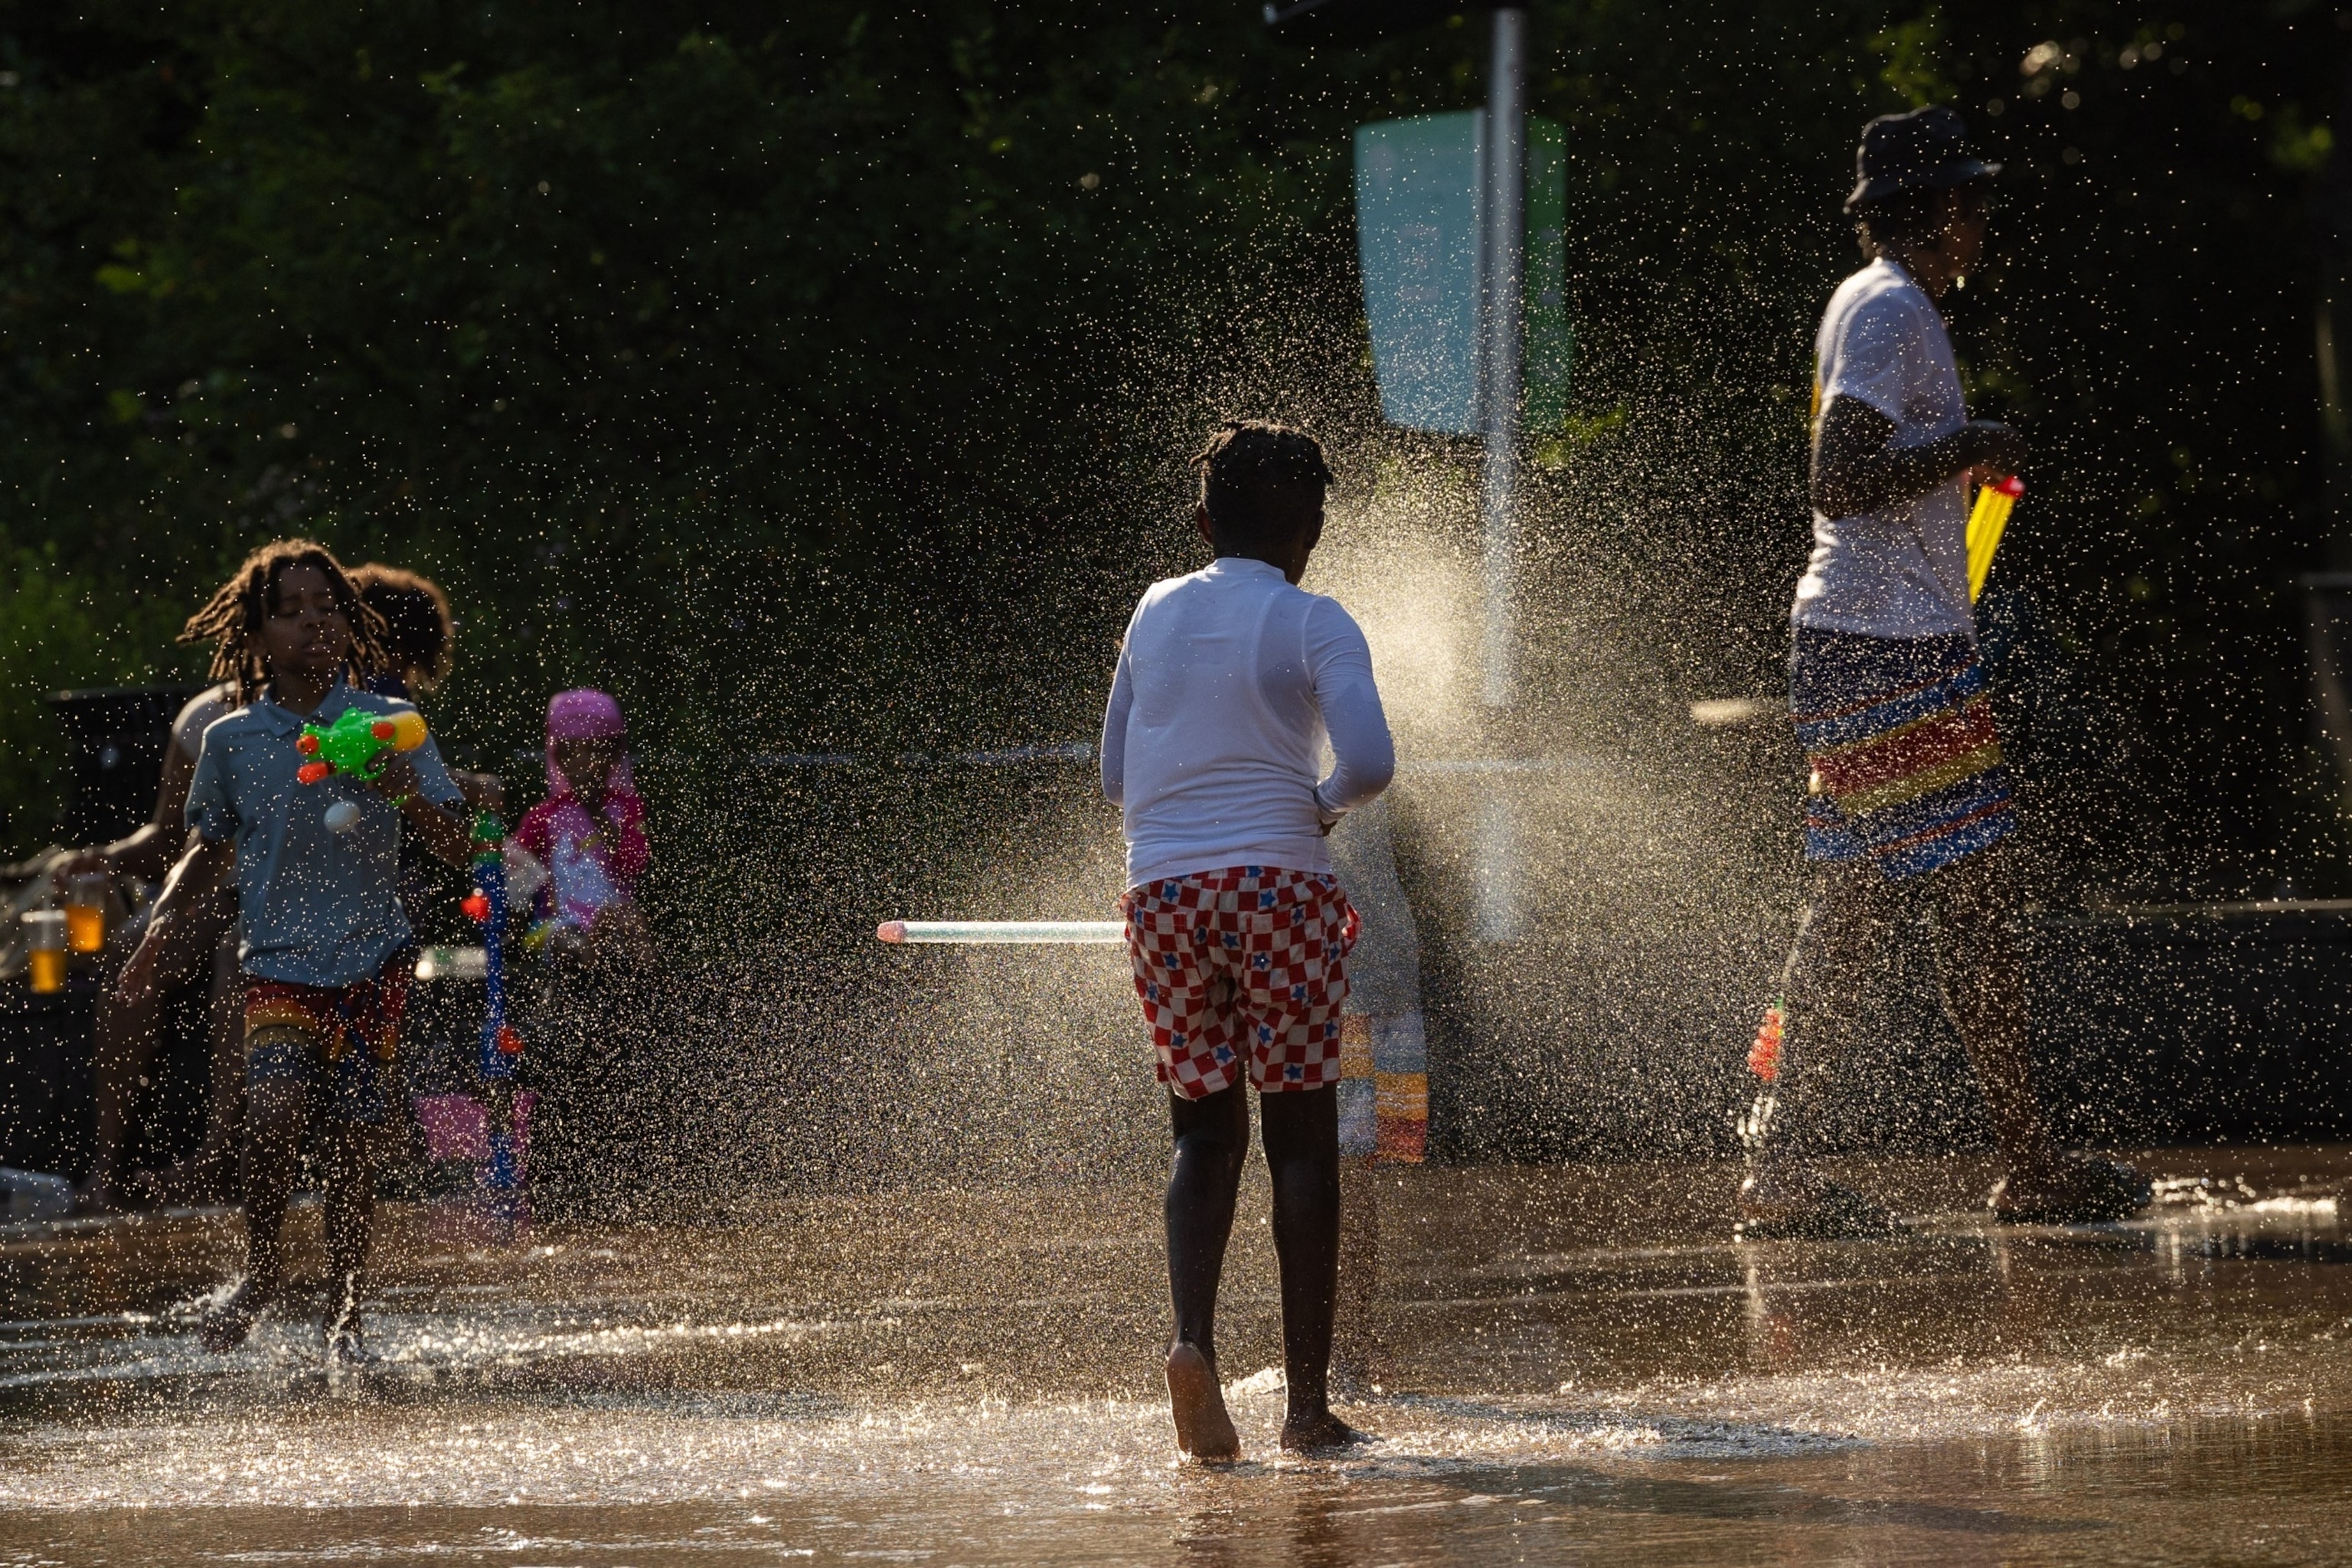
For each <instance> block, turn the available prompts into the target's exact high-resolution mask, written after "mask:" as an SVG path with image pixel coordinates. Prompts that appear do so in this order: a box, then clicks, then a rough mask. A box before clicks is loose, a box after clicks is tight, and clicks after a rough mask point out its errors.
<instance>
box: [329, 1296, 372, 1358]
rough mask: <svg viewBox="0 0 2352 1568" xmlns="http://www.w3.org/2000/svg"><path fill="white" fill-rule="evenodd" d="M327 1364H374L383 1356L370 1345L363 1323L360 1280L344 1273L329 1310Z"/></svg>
mask: <svg viewBox="0 0 2352 1568" xmlns="http://www.w3.org/2000/svg"><path fill="white" fill-rule="evenodd" d="M326 1342H327V1364H328V1365H329V1366H338V1367H363V1366H374V1365H376V1364H377V1363H379V1362H380V1361H381V1360H382V1358H381V1357H379V1356H378V1355H377V1354H376V1353H375V1352H373V1351H371V1350H369V1349H368V1348H367V1340H366V1336H365V1334H364V1332H363V1331H362V1328H361V1324H360V1282H359V1279H358V1277H357V1276H355V1275H348V1274H347V1275H345V1276H344V1277H343V1280H342V1284H341V1288H340V1289H337V1290H336V1292H335V1294H334V1297H333V1305H332V1307H331V1309H330V1310H329V1311H328V1313H327V1328H326Z"/></svg>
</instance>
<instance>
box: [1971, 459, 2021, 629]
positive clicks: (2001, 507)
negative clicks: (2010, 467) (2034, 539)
mask: <svg viewBox="0 0 2352 1568" xmlns="http://www.w3.org/2000/svg"><path fill="white" fill-rule="evenodd" d="M2024 493H2025V481H2024V480H2023V479H2019V478H2018V477H2017V476H2016V475H2015V474H2011V475H2010V476H2009V478H2007V479H2000V480H1996V481H1995V482H1993V483H1992V484H1989V485H1982V486H1979V488H1978V489H1977V504H1976V505H1975V506H1974V507H1973V508H1971V509H1970V510H1969V604H1971V605H1973V604H1975V603H1976V602H1977V599H1978V597H1979V595H1982V594H1983V593H1984V585H1985V574H1987V573H1989V572H1990V571H1991V570H1992V552H1994V551H1996V550H1999V549H2000V531H2001V530H2002V529H2004V528H2007V527H2008V526H2009V513H2010V509H2011V508H2012V507H2014V506H2016V505H2017V498H2018V497H2020V496H2021V495H2023V494H2024Z"/></svg>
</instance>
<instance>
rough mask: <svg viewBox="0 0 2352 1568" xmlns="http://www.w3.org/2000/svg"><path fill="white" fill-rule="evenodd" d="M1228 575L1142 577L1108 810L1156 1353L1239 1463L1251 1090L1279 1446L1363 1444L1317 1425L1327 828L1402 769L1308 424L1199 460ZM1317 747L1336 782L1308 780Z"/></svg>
mask: <svg viewBox="0 0 2352 1568" xmlns="http://www.w3.org/2000/svg"><path fill="white" fill-rule="evenodd" d="M1199 463H1200V467H1201V470H1202V483H1201V503H1200V506H1199V508H1198V510H1196V511H1195V513H1194V517H1193V521H1194V525H1195V526H1196V527H1197V529H1198V530H1199V531H1200V533H1201V536H1202V539H1203V540H1205V541H1206V542H1208V544H1209V546H1210V548H1211V549H1213V551H1214V552H1216V559H1215V560H1213V561H1212V562H1211V563H1209V564H1208V566H1207V567H1205V568H1203V569H1202V570H1201V571H1198V572H1194V573H1192V574H1189V575H1187V576H1182V577H1171V578H1169V579H1167V580H1166V581H1165V582H1160V583H1154V584H1152V585H1151V586H1150V588H1149V589H1147V590H1145V592H1144V595H1143V599H1142V602H1141V603H1140V604H1139V605H1136V607H1135V615H1134V616H1133V618H1132V619H1130V620H1129V622H1128V627H1127V637H1126V639H1125V640H1124V641H1123V642H1122V643H1121V644H1120V646H1119V654H1118V671H1117V673H1116V675H1115V676H1114V677H1113V679H1112V682H1111V694H1110V705H1109V709H1108V711H1107V712H1106V713H1105V714H1104V716H1103V735H1102V785H1103V794H1104V795H1105V796H1107V797H1108V799H1110V800H1111V801H1113V802H1115V803H1117V804H1118V805H1119V807H1120V816H1121V827H1122V830H1123V831H1124V833H1125V835H1126V838H1127V882H1128V891H1127V895H1126V897H1125V898H1124V899H1122V900H1120V904H1121V907H1122V909H1123V910H1125V912H1126V915H1127V942H1128V951H1129V956H1130V957H1131V958H1132V959H1133V961H1134V966H1135V989H1136V994H1137V995H1138V996H1139V998H1141V1000H1142V1003H1143V1012H1144V1017H1145V1019H1146V1021H1147V1022H1148V1023H1149V1024H1150V1027H1151V1037H1152V1045H1153V1047H1154V1050H1155V1054H1156V1055H1157V1057H1158V1059H1159V1073H1160V1082H1161V1083H1163V1084H1165V1085H1166V1086H1167V1088H1168V1095H1169V1116H1170V1121H1171V1127H1172V1131H1173V1132H1174V1135H1175V1143H1176V1156H1175V1163H1174V1169H1173V1170H1172V1171H1171V1173H1170V1175H1169V1179H1168V1201H1167V1223H1168V1282H1169V1289H1170V1294H1171V1297H1172V1298H1173V1304H1174V1307H1175V1315H1176V1333H1175V1342H1174V1343H1172V1344H1171V1346H1170V1347H1169V1351H1168V1360H1167V1377H1168V1394H1169V1404H1170V1406H1171V1414H1172V1415H1174V1417H1175V1425H1176V1442H1177V1447H1179V1448H1180V1449H1181V1450H1182V1451H1183V1452H1185V1453H1187V1454H1191V1455H1192V1456H1193V1457H1195V1458H1203V1459H1222V1458H1234V1457H1235V1456H1237V1455H1238V1454H1239V1453H1240V1451H1241V1440H1240V1437H1239V1436H1238V1435H1237V1434H1236V1433H1235V1432H1234V1424H1233V1421H1232V1419H1231V1417H1230V1416H1228V1415H1227V1414H1226V1412H1225V1405H1224V1396H1223V1392H1222V1390H1221V1387H1220V1384H1219V1382H1218V1376H1217V1352H1216V1339H1215V1322H1216V1310H1217V1281H1218V1278H1219V1275H1220V1273H1221V1271H1222V1270H1223V1267H1224V1255H1225V1242H1226V1239H1227V1237H1229V1236H1230V1234H1231V1233H1232V1230H1233V1224H1234V1199H1235V1197H1236V1194H1237V1193H1238V1191H1239V1187H1240V1183H1241V1173H1242V1163H1243V1161H1244V1158H1245V1157H1246V1156H1247V1155H1248V1153H1249V1124H1250V1112H1249V1097H1248V1096H1249V1089H1251V1088H1255V1089H1257V1091H1258V1117H1259V1121H1260V1124H1261V1127H1262V1130H1263V1134H1264V1138H1265V1163H1266V1169H1267V1173H1268V1174H1269V1175H1270V1176H1271V1178H1272V1181H1273V1185H1274V1244H1275V1251H1276V1255H1277V1257H1278V1258H1280V1260H1281V1272H1282V1352H1283V1368H1284V1372H1285V1373H1286V1396H1287V1400H1288V1406H1289V1408H1288V1412H1287V1414H1286V1416H1285V1418H1284V1421H1283V1426H1282V1437H1281V1442H1282V1446H1283V1447H1285V1448H1289V1449H1294V1450H1316V1449H1326V1448H1334V1447H1344V1446H1346V1445H1349V1444H1351V1443H1354V1442H1357V1441H1359V1440H1360V1439H1361V1437H1362V1436H1363V1434H1361V1433H1360V1432H1357V1431H1355V1430H1354V1429H1353V1428H1351V1427H1349V1426H1348V1425H1347V1424H1346V1423H1344V1422H1342V1421H1341V1420H1340V1419H1339V1417H1338V1416H1337V1415H1333V1414H1332V1412H1331V1407H1330V1404H1329V1401H1328V1376H1329V1372H1330V1361H1331V1329H1332V1318H1333V1313H1334V1310H1335V1307H1336V1296H1337V1290H1338V1274H1339V1113H1338V1108H1337V1101H1338V1099H1339V1095H1338V1091H1337V1089H1336V1086H1337V1084H1338V1083H1339V1078H1340V1022H1339V1010H1340V1005H1341V1004H1342V1003H1343V1002H1345V1001H1346V1000H1347V996H1348V973H1347V967H1346V960H1347V954H1348V950H1349V947H1350V946H1351V945H1352V944H1353V942H1354V941H1355V935H1356V924H1357V922H1356V916H1355V911H1354V910H1352V909H1350V908H1349V904H1348V900H1347V897H1346V895H1345V894H1343V893H1342V892H1341V891H1340V889H1339V882H1338V880H1337V879H1335V877H1334V876H1333V874H1332V868H1331V857H1330V852H1329V848H1328V845H1327V844H1326V843H1325V837H1326V836H1327V835H1328V834H1329V832H1330V831H1331V828H1332V826H1333V825H1334V824H1336V823H1338V822H1339V820H1340V819H1341V818H1342V817H1343V816H1346V814H1347V813H1349V812H1350V811H1352V810H1354V809H1355V808H1357V807H1358V806H1360V805H1365V804H1367V803H1368V802H1370V800H1372V799H1373V798H1374V797H1375V796H1377V795H1379V794H1380V793H1381V790H1383V789H1385V788H1387V787H1388V784H1389V780H1390V778H1391V775H1392V774H1393V773H1395V771H1396V751H1395V747H1394V746H1393V744H1392V743H1391V741H1390V739H1389V727H1388V720H1387V717H1386V716H1385V715H1384V714H1383V713H1382V712H1381V694H1380V689H1379V688H1378V687H1377V686H1375V685H1374V684H1373V681H1372V655H1371V650H1370V647H1367V646H1366V644H1365V642H1364V634H1363V633H1362V631H1361V630H1360V629H1359V628H1358V627H1357V626H1356V623H1355V620H1354V618H1353V617H1351V616H1349V614H1348V612H1347V611H1346V610H1344V609H1342V608H1340V607H1339V602H1338V601H1337V600H1334V599H1327V598H1324V597H1322V596H1321V595H1316V594H1309V593H1306V592H1304V591H1303V590H1301V589H1300V588H1299V587H1298V580H1299V578H1300V577H1301V576H1303V575H1304V574H1306V571H1307V557H1308V555H1309V554H1311V553H1312V552H1313V551H1314V549H1315V546H1316V543H1317V542H1318V540H1320V539H1321V537H1322V533H1323V492H1324V489H1325V487H1326V486H1327V485H1328V484H1329V482H1330V479H1331V474H1330V470H1329V469H1328V468H1326V467H1325V466H1324V462H1323V451H1322V448H1321V447H1318V445H1316V443H1315V441H1314V439H1313V438H1312V437H1308V436H1307V435H1305V434H1303V433H1302V432H1299V431H1297V430H1291V429H1286V428H1285V427H1284V426H1279V425H1265V424H1256V423H1235V424H1232V425H1228V426H1225V427H1224V428H1223V429H1222V430H1220V431H1218V432H1217V434H1216V435H1215V436H1214V437H1212V438H1211V440H1210V442H1209V445H1208V448H1207V449H1206V450H1205V451H1203V452H1202V454H1201V457H1200V458H1199ZM1327 740H1328V743H1329V745H1330V749H1331V755H1332V759H1333V762H1332V767H1331V771H1330V772H1329V773H1328V774H1327V773H1323V772H1322V769H1321V767H1320V765H1319V764H1320V763H1321V760H1322V752H1323V748H1324V745H1325V743H1326V742H1327Z"/></svg>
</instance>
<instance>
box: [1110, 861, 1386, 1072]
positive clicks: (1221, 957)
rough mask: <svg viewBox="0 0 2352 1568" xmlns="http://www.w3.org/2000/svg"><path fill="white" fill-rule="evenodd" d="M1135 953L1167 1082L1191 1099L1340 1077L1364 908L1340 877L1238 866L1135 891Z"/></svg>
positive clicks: (1131, 898) (1139, 986) (1128, 904)
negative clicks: (1241, 1087)
mask: <svg viewBox="0 0 2352 1568" xmlns="http://www.w3.org/2000/svg"><path fill="white" fill-rule="evenodd" d="M1119 907H1120V908H1121V909H1123V910H1126V911H1127V951H1128V953H1129V956H1130V957H1131V958H1132V959H1133V960H1134V961H1135V994H1137V995H1139V996H1140V997H1142V998H1143V1016H1144V1018H1145V1019H1146V1020H1147V1021H1148V1022H1149V1023H1150V1025H1151V1046H1152V1049H1153V1050H1154V1051H1155V1052H1156V1053H1158V1055H1159V1058H1160V1082H1162V1083H1164V1084H1166V1085H1167V1086H1168V1088H1169V1089H1170V1090H1171V1092H1173V1093H1175V1094H1177V1095H1180V1096H1181V1097H1182V1098H1184V1099H1186V1100H1198V1099H1200V1098H1201V1097H1202V1095H1206V1094H1214V1093H1216V1092H1217V1091H1218V1090H1220V1089H1224V1088H1226V1087H1228V1086H1229V1085H1231V1084H1232V1083H1233V1082H1234V1079H1235V1077H1236V1076H1237V1075H1238V1074H1239V1072H1240V1070H1241V1069H1240V1057H1241V1053H1242V1052H1243V1050H1244V1049H1246V1050H1247V1051H1248V1053H1249V1064H1250V1081H1251V1082H1252V1083H1254V1084H1255V1085H1256V1086H1257V1089H1258V1092H1259V1093H1261V1094H1272V1093H1275V1092H1276V1090H1280V1089H1319V1088H1321V1087H1322V1086H1323V1085H1325V1084H1327V1083H1337V1082H1339V1004H1340V1003H1341V1002H1342V1001H1344V1000H1346V998H1347V995H1348V968H1347V956H1348V950H1349V948H1350V947H1352V946H1354V945H1355V942H1356V911H1355V910H1352V909H1350V908H1349V907H1348V900H1347V896H1346V895H1345V894H1343V893H1341V892H1340V891H1339V882H1338V881H1337V880H1335V879H1332V878H1331V877H1329V876H1311V875H1309V874H1308V873H1307V872H1304V871H1286V870H1283V869H1281V868H1279V867H1275V866H1231V867H1227V868H1225V869H1224V870H1222V871H1200V872H1195V873H1194V874H1193V875H1192V876H1189V877H1163V878H1160V879H1158V880H1156V881H1151V882H1146V883H1144V884H1143V885H1142V886H1141V887H1139V888H1130V889H1128V892H1127V896H1126V897H1125V898H1123V899H1121V900H1119Z"/></svg>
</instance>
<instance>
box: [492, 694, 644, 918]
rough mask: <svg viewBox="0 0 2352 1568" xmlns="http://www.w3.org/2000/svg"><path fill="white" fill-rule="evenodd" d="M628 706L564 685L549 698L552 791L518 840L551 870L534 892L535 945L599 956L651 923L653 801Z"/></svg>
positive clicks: (535, 809) (527, 818) (549, 784)
mask: <svg viewBox="0 0 2352 1568" xmlns="http://www.w3.org/2000/svg"><path fill="white" fill-rule="evenodd" d="M627 741H628V725H627V723H626V721H624V720H623V718H622V717H621V705H620V704H619V703H618V702H616V701H614V700H613V699H612V698H611V697H610V696H608V695H606V694H605V693H604V692H602V691H595V690H589V689H582V690H576V691H559V692H557V693H556V694H555V695H554V697H552V698H551V699H550V700H549V701H548V704H547V787H548V797H547V799H545V800H543V801H541V803H540V804H539V805H535V806H533V807H531V808H530V811H529V812H527V813H526V814H524V816H523V819H522V823H521V826H519V827H517V828H516V829H515V835H514V841H515V843H516V844H517V845H519V846H520V847H521V848H523V849H524V850H526V851H527V852H528V853H529V854H530V856H531V858H533V859H535V860H537V861H538V862H539V863H540V865H541V866H542V867H544V868H546V870H547V882H546V885H545V886H544V887H542V888H541V889H539V890H538V892H537V894H536V895H535V897H534V900H533V903H534V906H535V907H534V910H533V914H534V916H535V919H534V921H533V929H532V933H531V937H532V942H533V943H534V945H537V944H539V943H541V942H545V943H546V944H548V945H550V946H551V947H553V948H555V949H556V950H557V951H559V952H577V951H580V950H582V949H586V950H588V951H589V952H591V953H592V954H593V952H596V951H597V950H600V949H604V948H606V947H607V946H608V945H609V943H610V942H611V941H613V940H618V941H619V942H622V943H623V944H624V945H625V946H634V945H635V944H636V942H637V939H638V938H639V937H640V935H641V933H642V930H643V924H642V921H641V919H640V917H639V916H638V913H637V907H636V890H637V881H638V879H639V878H641V877H643V876H644V875H645V870H646V860H647V858H648V856H649V852H648V850H647V848H646V834H645V816H646V807H645V802H644V801H642V800H640V799H639V798H638V796H637V791H636V781H635V777H634V775H633V773H632V772H631V769H630V766H629V757H628V750H627Z"/></svg>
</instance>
